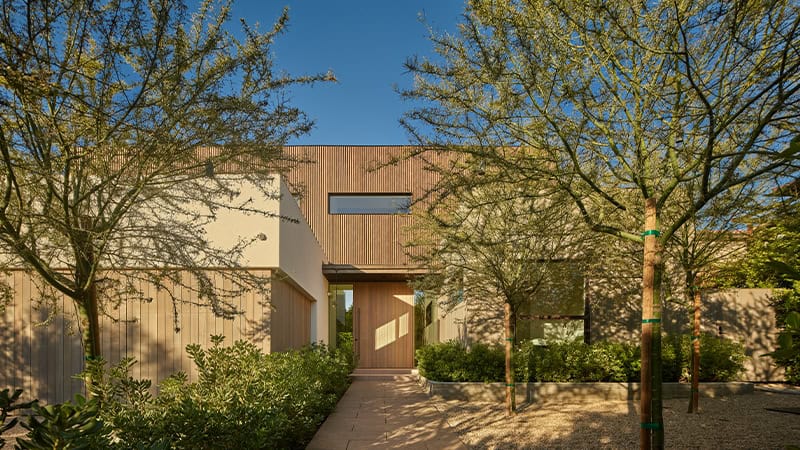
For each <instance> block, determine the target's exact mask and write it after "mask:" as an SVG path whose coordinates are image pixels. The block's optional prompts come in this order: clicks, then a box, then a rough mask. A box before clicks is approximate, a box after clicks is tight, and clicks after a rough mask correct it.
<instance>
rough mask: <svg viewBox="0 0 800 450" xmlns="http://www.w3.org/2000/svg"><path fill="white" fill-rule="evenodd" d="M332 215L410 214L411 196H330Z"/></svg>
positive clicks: (329, 208)
mask: <svg viewBox="0 0 800 450" xmlns="http://www.w3.org/2000/svg"><path fill="white" fill-rule="evenodd" d="M328 213H330V214H409V213H411V194H329V195H328Z"/></svg>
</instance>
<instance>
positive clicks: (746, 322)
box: [589, 277, 784, 381]
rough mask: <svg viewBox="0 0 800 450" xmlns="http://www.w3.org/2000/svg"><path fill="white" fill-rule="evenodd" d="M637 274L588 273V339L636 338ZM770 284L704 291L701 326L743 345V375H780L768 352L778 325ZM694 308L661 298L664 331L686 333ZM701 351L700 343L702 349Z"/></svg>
mask: <svg viewBox="0 0 800 450" xmlns="http://www.w3.org/2000/svg"><path fill="white" fill-rule="evenodd" d="M640 283H641V278H635V277H629V278H622V277H618V278H613V279H604V280H597V279H592V282H591V284H590V290H589V301H590V305H591V334H592V337H591V339H592V342H596V341H602V340H611V341H625V342H633V343H636V342H638V341H639V339H640V330H641V284H640ZM770 301H771V300H770V290H769V289H733V290H728V291H719V292H706V293H704V295H703V302H702V310H701V330H702V332H704V333H708V334H711V335H714V336H722V337H725V338H728V339H731V340H734V341H736V342H739V343H741V344H742V345H744V348H745V355H746V356H747V359H746V361H745V372H744V373H743V374H742V375H741V379H743V380H751V381H783V379H784V378H783V369H782V368H779V367H776V366H775V365H774V363H773V360H772V358H769V357H763V356H762V355H764V354H765V353H768V352H771V351H773V350H774V349H775V346H776V343H777V336H778V332H779V330H778V329H777V327H776V325H775V312H774V309H773V308H772V306H771V305H770ZM691 317H692V309H691V306H690V305H684V304H682V303H681V302H679V301H674V300H673V301H665V302H664V311H663V323H664V332H665V333H669V334H678V333H689V332H690V330H691ZM701 351H702V349H701Z"/></svg>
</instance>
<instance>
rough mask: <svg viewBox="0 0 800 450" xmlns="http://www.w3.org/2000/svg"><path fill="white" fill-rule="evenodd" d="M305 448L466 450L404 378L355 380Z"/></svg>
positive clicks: (414, 385)
mask: <svg viewBox="0 0 800 450" xmlns="http://www.w3.org/2000/svg"><path fill="white" fill-rule="evenodd" d="M306 448H307V449H308V450H353V449H395V448H396V449H400V448H402V449H411V450H417V449H418V450H427V449H437V450H438V449H443V450H467V449H468V447H467V446H466V445H464V443H463V442H461V440H460V439H459V437H458V435H457V434H456V433H455V431H453V430H452V429H451V428H450V424H449V423H448V422H447V418H446V417H445V416H444V414H442V413H441V412H440V411H439V410H438V409H436V407H435V406H434V404H433V402H432V401H431V399H430V398H429V397H428V396H427V395H426V394H425V393H424V392H423V391H422V388H421V387H420V386H419V385H418V384H417V383H416V382H415V381H413V380H410V379H409V380H405V379H386V380H383V379H375V380H369V379H368V380H365V379H355V380H354V381H353V384H351V385H350V388H349V389H348V390H347V392H345V394H344V396H343V397H342V399H341V400H340V401H339V403H338V404H337V405H336V409H335V410H334V412H333V413H331V415H330V416H328V418H327V419H326V420H325V423H323V424H322V427H320V429H319V430H318V431H317V434H316V435H314V439H312V440H311V442H310V443H309V444H308V447H306Z"/></svg>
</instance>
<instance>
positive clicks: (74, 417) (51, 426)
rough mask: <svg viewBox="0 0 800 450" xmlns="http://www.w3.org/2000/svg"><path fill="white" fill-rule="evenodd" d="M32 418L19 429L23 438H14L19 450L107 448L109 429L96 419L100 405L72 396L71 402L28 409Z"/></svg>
mask: <svg viewBox="0 0 800 450" xmlns="http://www.w3.org/2000/svg"><path fill="white" fill-rule="evenodd" d="M31 409H32V411H33V415H31V416H28V423H23V424H22V427H23V428H25V429H27V430H28V434H27V435H26V436H25V438H22V439H17V446H18V447H20V448H23V449H31V450H34V449H36V450H38V449H95V448H108V447H109V446H110V441H109V433H110V430H109V429H108V428H107V427H106V426H105V425H104V424H103V422H102V421H100V420H98V413H99V409H100V404H99V403H98V401H97V400H96V399H92V400H86V399H85V398H84V397H82V396H81V395H76V396H75V401H74V403H70V402H64V403H61V404H57V405H47V406H39V405H38V404H36V403H34V404H33V405H32V407H31Z"/></svg>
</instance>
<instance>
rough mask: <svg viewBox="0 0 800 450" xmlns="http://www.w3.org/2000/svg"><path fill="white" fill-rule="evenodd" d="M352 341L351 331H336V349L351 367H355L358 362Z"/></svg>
mask: <svg viewBox="0 0 800 450" xmlns="http://www.w3.org/2000/svg"><path fill="white" fill-rule="evenodd" d="M354 343H355V341H354V340H353V333H351V332H345V331H342V332H339V333H336V351H337V352H338V353H339V354H341V355H342V357H343V358H345V360H346V361H347V362H348V363H349V364H350V367H351V368H355V367H356V364H357V363H358V361H356V356H355V351H354V350H355V347H354Z"/></svg>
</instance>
